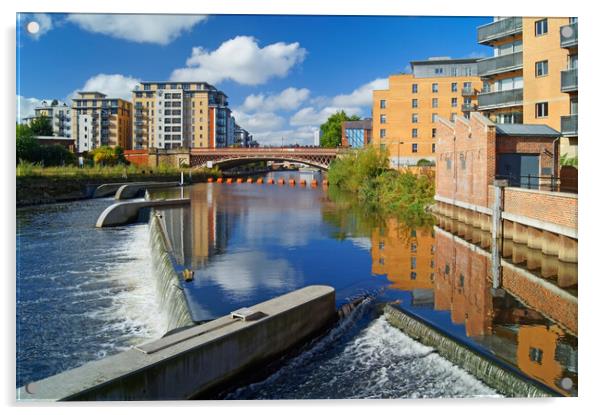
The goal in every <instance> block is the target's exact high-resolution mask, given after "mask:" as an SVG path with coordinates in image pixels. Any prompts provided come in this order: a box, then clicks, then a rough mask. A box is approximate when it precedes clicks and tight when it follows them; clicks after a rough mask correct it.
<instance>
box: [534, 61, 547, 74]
mask: <svg viewBox="0 0 602 415" xmlns="http://www.w3.org/2000/svg"><path fill="white" fill-rule="evenodd" d="M547 74H548V61H539V62H535V76H546V75H547Z"/></svg>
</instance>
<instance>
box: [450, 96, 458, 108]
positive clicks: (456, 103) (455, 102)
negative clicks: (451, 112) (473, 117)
mask: <svg viewBox="0 0 602 415" xmlns="http://www.w3.org/2000/svg"><path fill="white" fill-rule="evenodd" d="M451 105H452V108H455V107H457V106H458V98H452V99H451Z"/></svg>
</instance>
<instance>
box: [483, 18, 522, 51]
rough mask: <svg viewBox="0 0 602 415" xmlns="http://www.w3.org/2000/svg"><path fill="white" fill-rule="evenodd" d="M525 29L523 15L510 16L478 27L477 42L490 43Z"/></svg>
mask: <svg viewBox="0 0 602 415" xmlns="http://www.w3.org/2000/svg"><path fill="white" fill-rule="evenodd" d="M522 31H523V18H522V17H508V18H506V19H502V20H498V21H497V22H492V23H488V24H486V25H483V26H479V27H478V28H477V42H478V43H481V44H485V45H486V44H489V43H490V42H492V41H494V40H499V39H503V38H505V37H507V36H512V35H516V34H519V33H522Z"/></svg>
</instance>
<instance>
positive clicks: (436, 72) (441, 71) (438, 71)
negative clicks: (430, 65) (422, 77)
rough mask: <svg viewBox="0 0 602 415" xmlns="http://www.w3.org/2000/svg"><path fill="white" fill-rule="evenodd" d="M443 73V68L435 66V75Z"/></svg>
mask: <svg viewBox="0 0 602 415" xmlns="http://www.w3.org/2000/svg"><path fill="white" fill-rule="evenodd" d="M442 73H443V68H435V75H441V74H442Z"/></svg>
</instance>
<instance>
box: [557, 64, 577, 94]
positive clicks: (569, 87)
mask: <svg viewBox="0 0 602 415" xmlns="http://www.w3.org/2000/svg"><path fill="white" fill-rule="evenodd" d="M560 90H561V91H562V92H573V91H576V90H577V68H574V69H567V70H565V71H561V72H560Z"/></svg>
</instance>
